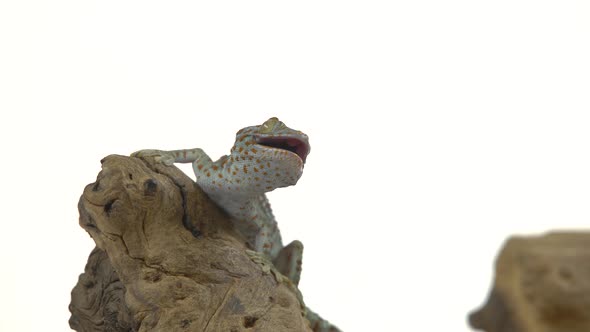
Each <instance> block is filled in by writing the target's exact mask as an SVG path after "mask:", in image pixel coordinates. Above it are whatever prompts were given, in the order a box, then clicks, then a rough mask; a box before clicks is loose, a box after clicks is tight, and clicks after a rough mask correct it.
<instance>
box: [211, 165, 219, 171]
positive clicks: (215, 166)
mask: <svg viewBox="0 0 590 332" xmlns="http://www.w3.org/2000/svg"><path fill="white" fill-rule="evenodd" d="M211 168H213V170H214V171H216V170H218V169H219V166H217V165H213V166H211Z"/></svg>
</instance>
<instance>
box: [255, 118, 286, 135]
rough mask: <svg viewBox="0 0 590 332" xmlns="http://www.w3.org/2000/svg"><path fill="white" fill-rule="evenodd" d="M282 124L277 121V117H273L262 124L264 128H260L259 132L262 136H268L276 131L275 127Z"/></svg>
mask: <svg viewBox="0 0 590 332" xmlns="http://www.w3.org/2000/svg"><path fill="white" fill-rule="evenodd" d="M280 123H282V122H280V121H279V119H277V118H276V117H272V118H270V119H268V120H266V121H265V122H264V123H263V124H262V126H260V129H259V130H258V131H259V132H260V133H261V134H268V133H270V132H271V131H273V130H274V129H275V126H276V125H277V124H280Z"/></svg>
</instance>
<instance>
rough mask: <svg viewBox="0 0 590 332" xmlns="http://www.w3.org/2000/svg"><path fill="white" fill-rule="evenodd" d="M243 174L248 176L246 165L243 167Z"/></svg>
mask: <svg viewBox="0 0 590 332" xmlns="http://www.w3.org/2000/svg"><path fill="white" fill-rule="evenodd" d="M244 173H246V174H248V167H246V165H244Z"/></svg>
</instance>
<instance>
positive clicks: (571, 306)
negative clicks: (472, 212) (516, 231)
mask: <svg viewBox="0 0 590 332" xmlns="http://www.w3.org/2000/svg"><path fill="white" fill-rule="evenodd" d="M469 322H470V324H471V326H472V327H473V328H475V329H479V330H484V331H486V332H588V331H590V233H582V232H580V233H576V232H572V233H550V234H546V235H543V236H539V237H512V238H510V239H509V240H508V241H507V242H506V244H505V246H504V248H503V249H502V251H501V253H500V255H499V256H498V258H497V261H496V276H495V281H494V285H493V288H492V290H491V292H490V296H489V298H488V300H487V302H486V304H485V305H484V306H483V307H482V308H481V309H479V310H477V311H475V312H473V313H472V314H471V315H470V316H469Z"/></svg>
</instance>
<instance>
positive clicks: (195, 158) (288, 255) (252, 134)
mask: <svg viewBox="0 0 590 332" xmlns="http://www.w3.org/2000/svg"><path fill="white" fill-rule="evenodd" d="M309 152H310V146H309V139H308V137H307V135H306V134H304V133H302V132H301V131H298V130H293V129H291V128H289V127H287V126H286V125H285V124H284V123H283V122H281V121H279V119H277V118H274V117H273V118H270V119H268V120H267V121H265V122H264V123H263V124H262V125H258V126H251V127H246V128H243V129H241V130H240V131H238V133H237V134H236V141H235V144H234V146H233V147H232V149H231V153H230V155H229V156H223V157H221V158H219V159H218V160H217V161H215V162H213V161H212V160H211V158H209V156H207V154H206V153H205V152H204V151H203V150H201V149H199V148H196V149H189V150H173V151H160V150H141V151H137V152H135V153H133V154H132V156H136V157H139V156H155V157H156V158H157V159H158V160H159V161H160V162H162V163H164V164H166V165H172V164H173V163H192V165H193V170H194V172H195V176H196V180H197V184H198V185H199V187H201V189H203V191H204V192H205V193H207V195H208V196H209V197H210V198H211V199H212V200H213V201H214V202H215V203H217V205H219V206H220V207H221V208H223V209H224V210H225V211H226V212H227V213H228V214H229V215H230V216H231V217H232V222H233V224H234V227H235V228H236V229H237V230H238V231H239V232H240V233H241V234H242V235H243V236H244V237H245V238H246V240H247V242H248V245H249V246H250V248H252V249H253V250H255V251H256V252H258V253H261V254H263V255H264V257H266V258H267V259H268V260H269V261H271V262H272V263H273V264H274V266H275V267H276V269H277V270H278V271H279V272H280V273H281V274H283V275H284V276H286V277H287V278H288V279H289V280H290V281H291V282H292V283H294V284H295V285H297V284H299V279H300V277H301V259H302V254H303V245H302V244H301V242H299V241H297V240H295V241H293V242H291V243H290V244H289V245H288V246H286V247H284V246H283V243H282V240H281V234H280V231H279V229H278V227H277V222H276V220H275V218H274V215H273V213H272V210H271V208H270V204H269V203H268V200H267V198H266V195H265V193H266V192H269V191H272V190H275V189H277V188H282V187H288V186H292V185H295V184H296V183H297V181H298V180H299V178H300V177H301V175H302V173H303V165H304V164H305V160H306V158H307V155H308V154H309ZM307 318H308V319H309V320H310V322H311V324H312V326H315V328H314V331H337V329H335V328H333V327H332V326H331V325H330V324H329V323H328V322H326V321H324V320H322V319H321V318H320V317H319V316H318V315H317V314H315V313H313V312H312V311H310V310H308V313H307ZM330 328H333V329H332V330H330Z"/></svg>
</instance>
